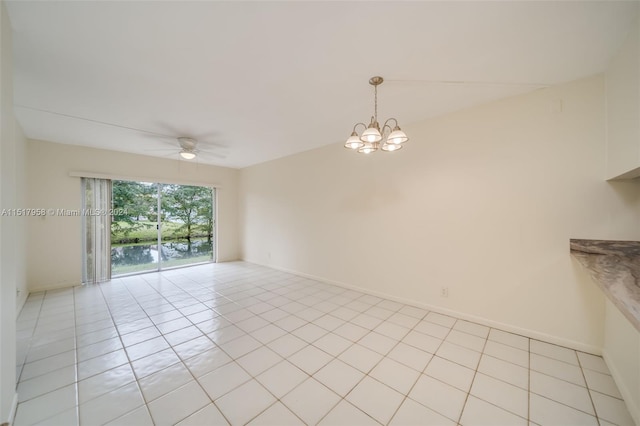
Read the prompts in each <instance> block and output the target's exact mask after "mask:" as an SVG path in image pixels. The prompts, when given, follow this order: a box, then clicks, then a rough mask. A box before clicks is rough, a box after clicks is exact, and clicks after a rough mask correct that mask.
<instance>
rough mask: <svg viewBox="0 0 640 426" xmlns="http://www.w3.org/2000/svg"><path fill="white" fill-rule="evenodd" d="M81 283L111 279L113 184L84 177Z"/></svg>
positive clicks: (106, 180) (93, 282)
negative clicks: (110, 211) (110, 213)
mask: <svg viewBox="0 0 640 426" xmlns="http://www.w3.org/2000/svg"><path fill="white" fill-rule="evenodd" d="M81 181H82V212H83V214H82V249H83V256H82V283H83V284H96V283H101V282H104V281H108V280H110V279H111V215H109V214H108V213H109V210H110V209H111V181H110V180H108V179H95V178H82V180H81Z"/></svg>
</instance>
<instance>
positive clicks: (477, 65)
mask: <svg viewBox="0 0 640 426" xmlns="http://www.w3.org/2000/svg"><path fill="white" fill-rule="evenodd" d="M7 5H8V10H9V15H10V19H11V22H12V25H13V28H14V68H15V72H14V78H15V104H16V114H17V117H18V120H19V122H20V123H21V125H22V126H23V128H24V130H25V132H26V134H27V136H28V137H30V138H34V139H43V140H49V141H53V142H60V143H67V144H76V145H86V146H92V147H98V148H106V149H112V150H117V151H125V152H132V153H141V154H146V155H158V156H166V155H169V156H171V158H178V157H177V151H178V148H177V142H176V141H174V140H172V139H171V138H162V137H158V136H154V135H152V134H150V133H144V132H139V131H135V130H129V129H124V128H122V127H127V128H133V129H141V130H145V131H148V132H152V133H157V134H162V135H167V136H169V137H172V136H174V137H177V136H191V137H195V138H198V139H200V140H201V148H205V149H208V150H212V152H213V153H215V154H217V155H218V156H211V155H201V156H200V157H199V161H200V162H205V163H210V164H217V165H223V166H229V167H245V166H248V165H252V164H256V163H260V162H264V161H268V160H272V159H275V158H279V157H283V156H286V155H290V154H294V153H297V152H301V151H306V150H309V149H313V148H316V147H320V146H323V145H327V144H332V143H336V142H342V141H344V140H345V139H346V138H347V137H348V136H349V134H350V132H351V129H352V126H353V124H354V123H355V122H357V121H368V119H369V117H370V116H371V114H372V109H373V90H372V87H371V86H369V84H368V79H369V77H371V76H373V75H382V76H383V77H385V79H386V81H385V83H384V84H383V85H382V86H380V89H379V102H380V108H379V109H380V111H379V112H380V118H382V119H384V118H387V117H389V116H390V115H393V116H394V117H396V118H397V119H398V120H399V122H400V124H401V126H402V125H403V124H405V125H406V124H408V123H412V122H416V121H419V120H423V119H425V118H429V117H433V116H436V115H440V114H443V113H446V112H449V111H453V110H457V109H461V108H465V107H468V106H471V105H474V104H478V103H483V102H487V101H490V100H493V99H498V98H502V97H506V96H511V95H515V94H518V93H523V92H526V91H529V90H534V89H535V88H537V87H540V86H542V85H552V84H557V83H561V82H565V81H570V80H574V79H577V78H580V77H584V76H588V75H592V74H595V73H599V72H601V71H603V70H604V69H605V67H606V65H607V63H608V62H609V60H610V58H611V57H612V56H613V54H614V53H615V51H616V49H617V48H619V46H620V44H621V43H622V41H623V39H624V37H625V35H626V33H627V31H628V28H629V25H630V23H631V21H632V20H633V18H634V17H635V16H637V14H638V3H637V2H615V1H606V2H591V1H589V2H582V1H574V2H539V1H527V2H481V1H476V2H392V1H388V2H330V1H322V2H299V1H298V2H293V1H291V2H266V1H262V2H240V1H232V2H206V1H200V2H185V1H143V2H131V1H130V2H113V1H69V2H59V1H42V2H31V1H9V2H8V3H7ZM441 80H456V81H475V82H493V83H500V84H463V85H454V84H438V83H433V81H441ZM101 123H109V124H113V125H117V126H122V127H116V126H112V125H107V124H101ZM409 136H411V135H409ZM172 146H175V150H174V149H173V148H171V147H172ZM167 148H168V149H169V151H164V149H167ZM220 156H224V157H225V158H221V157H220Z"/></svg>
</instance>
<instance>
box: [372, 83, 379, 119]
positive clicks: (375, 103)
mask: <svg viewBox="0 0 640 426" xmlns="http://www.w3.org/2000/svg"><path fill="white" fill-rule="evenodd" d="M373 92H374V98H375V100H374V110H373V118H374V120H375V121H376V123H377V122H378V86H373Z"/></svg>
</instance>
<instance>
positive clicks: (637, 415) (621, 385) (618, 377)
mask: <svg viewBox="0 0 640 426" xmlns="http://www.w3.org/2000/svg"><path fill="white" fill-rule="evenodd" d="M602 358H604V362H605V364H607V367H608V368H609V372H610V373H611V377H613V381H614V382H615V383H616V386H618V390H619V391H620V394H621V395H622V399H624V403H625V404H626V405H627V410H629V414H631V417H632V418H633V421H634V422H635V423H636V424H637V425H640V406H638V403H637V402H636V400H635V398H634V395H633V393H632V392H631V391H630V390H629V388H627V387H626V386H625V382H624V381H623V380H622V374H620V371H618V369H617V367H616V365H615V363H614V362H613V361H612V360H611V357H609V354H608V353H607V350H606V349H604V350H603V351H602Z"/></svg>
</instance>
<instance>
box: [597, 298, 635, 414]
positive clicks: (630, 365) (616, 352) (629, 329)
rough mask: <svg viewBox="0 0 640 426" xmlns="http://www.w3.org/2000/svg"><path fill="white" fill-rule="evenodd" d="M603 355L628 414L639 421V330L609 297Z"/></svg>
mask: <svg viewBox="0 0 640 426" xmlns="http://www.w3.org/2000/svg"><path fill="white" fill-rule="evenodd" d="M603 355H604V359H605V361H606V363H607V366H608V367H609V370H610V371H611V374H612V375H613V378H614V379H615V382H616V384H617V385H618V389H619V390H620V393H621V394H622V396H623V397H624V400H625V403H626V404H627V409H628V410H629V413H631V415H632V416H633V418H634V420H635V422H636V424H640V333H638V330H636V329H635V328H634V327H633V326H632V325H631V323H630V322H629V320H627V319H626V318H625V317H624V316H623V315H622V313H621V312H620V311H619V310H618V308H617V307H616V306H615V305H614V304H613V303H612V302H611V301H609V300H607V303H606V317H605V339H604V349H603Z"/></svg>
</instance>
